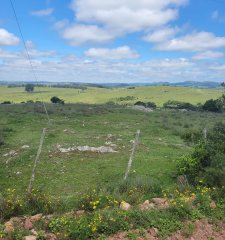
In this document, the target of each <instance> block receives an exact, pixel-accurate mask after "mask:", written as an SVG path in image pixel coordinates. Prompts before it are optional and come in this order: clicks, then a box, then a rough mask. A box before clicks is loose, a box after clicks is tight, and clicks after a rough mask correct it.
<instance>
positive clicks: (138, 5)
mask: <svg viewBox="0 0 225 240" xmlns="http://www.w3.org/2000/svg"><path fill="white" fill-rule="evenodd" d="M187 2H188V0H158V1H155V0H107V1H103V0H73V1H72V4H71V8H72V10H73V11H74V14H75V19H76V22H74V23H72V24H70V25H68V26H67V27H66V30H65V31H66V32H67V33H68V32H69V35H70V39H69V42H70V43H71V42H75V43H76V44H75V45H77V44H82V43H83V42H84V43H86V42H94V43H96V39H95V38H94V37H93V31H91V32H90V28H95V33H96V32H97V31H98V32H99V31H102V32H103V33H104V35H106V36H107V38H106V37H104V38H103V39H102V41H101V39H99V37H98V41H97V42H103V43H104V42H106V40H107V41H109V40H111V39H114V38H116V37H120V36H123V35H126V34H129V33H134V32H142V31H146V30H153V29H155V28H157V27H160V26H163V25H166V24H167V23H169V22H170V21H172V20H175V19H176V18H177V16H178V8H179V7H180V6H183V5H185V4H186V3H187ZM80 26H82V29H81V28H80ZM77 27H79V30H80V33H81V37H79V36H78V35H77V34H76V33H75V31H76V30H77ZM96 29H98V30H96ZM65 31H64V29H61V34H62V36H63V37H64V38H65V39H67V38H66V37H65V35H67V34H65ZM84 34H85V38H82V37H83V35H84ZM79 38H80V39H79Z"/></svg>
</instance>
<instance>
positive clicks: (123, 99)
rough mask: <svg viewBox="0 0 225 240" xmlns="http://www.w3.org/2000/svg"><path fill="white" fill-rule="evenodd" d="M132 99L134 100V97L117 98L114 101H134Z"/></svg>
mask: <svg viewBox="0 0 225 240" xmlns="http://www.w3.org/2000/svg"><path fill="white" fill-rule="evenodd" d="M134 99H135V97H134V96H126V97H119V98H117V99H116V100H117V101H132V100H134Z"/></svg>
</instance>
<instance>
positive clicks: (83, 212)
mask: <svg viewBox="0 0 225 240" xmlns="http://www.w3.org/2000/svg"><path fill="white" fill-rule="evenodd" d="M84 214H85V210H78V211H76V215H77V216H78V217H80V216H83V215H84Z"/></svg>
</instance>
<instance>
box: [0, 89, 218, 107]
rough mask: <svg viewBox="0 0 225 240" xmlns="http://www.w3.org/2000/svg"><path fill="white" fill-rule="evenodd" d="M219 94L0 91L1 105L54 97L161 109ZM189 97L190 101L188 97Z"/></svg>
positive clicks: (187, 91) (202, 91) (200, 91)
mask: <svg viewBox="0 0 225 240" xmlns="http://www.w3.org/2000/svg"><path fill="white" fill-rule="evenodd" d="M221 94H222V90H210V89H195V88H181V87H167V86H153V87H136V88H135V89H128V88H112V89H111V88H110V89H106V88H88V89H87V90H85V91H83V92H81V90H78V89H69V88H66V89H65V88H49V87H41V88H35V91H34V92H33V93H26V92H25V91H24V88H23V87H16V88H7V87H0V102H3V101H12V102H15V103H20V102H26V101H28V100H33V101H45V102H50V98H51V97H53V96H57V97H59V98H62V99H64V100H65V102H66V103H86V104H103V103H106V102H109V101H113V102H115V103H119V104H133V103H135V102H137V101H144V102H148V101H151V102H155V103H156V104H157V105H158V106H162V105H163V103H165V102H166V101H168V100H178V101H184V102H190V103H192V104H197V103H204V102H205V101H206V100H208V99H211V98H213V99H216V98H218V97H219V96H221ZM127 96H132V97H133V99H132V100H130V101H121V100H120V99H119V98H121V97H127ZM190 96H191V97H190Z"/></svg>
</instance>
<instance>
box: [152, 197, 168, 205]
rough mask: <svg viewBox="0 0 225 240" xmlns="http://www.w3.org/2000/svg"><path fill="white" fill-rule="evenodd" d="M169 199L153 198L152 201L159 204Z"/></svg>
mask: <svg viewBox="0 0 225 240" xmlns="http://www.w3.org/2000/svg"><path fill="white" fill-rule="evenodd" d="M166 201H167V199H165V198H152V202H154V203H155V204H157V205H161V204H164V203H165V202H166Z"/></svg>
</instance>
